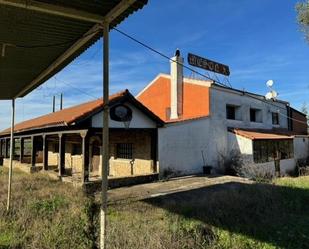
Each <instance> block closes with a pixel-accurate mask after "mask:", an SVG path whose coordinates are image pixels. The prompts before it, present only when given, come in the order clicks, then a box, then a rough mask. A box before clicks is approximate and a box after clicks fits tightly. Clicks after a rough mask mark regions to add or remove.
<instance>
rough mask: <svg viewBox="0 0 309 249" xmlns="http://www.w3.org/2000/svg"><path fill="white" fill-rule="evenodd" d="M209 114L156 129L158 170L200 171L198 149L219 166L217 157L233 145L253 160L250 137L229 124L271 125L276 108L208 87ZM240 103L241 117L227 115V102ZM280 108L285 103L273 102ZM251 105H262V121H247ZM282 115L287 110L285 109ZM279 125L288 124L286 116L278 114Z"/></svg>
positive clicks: (229, 150)
mask: <svg viewBox="0 0 309 249" xmlns="http://www.w3.org/2000/svg"><path fill="white" fill-rule="evenodd" d="M210 98H211V99H210V116H209V117H205V118H202V119H197V120H188V121H182V122H177V123H170V124H166V125H165V127H164V128H159V130H158V150H159V151H158V158H159V163H160V174H161V175H162V174H163V172H164V171H165V170H169V169H170V170H172V171H174V172H176V173H178V174H179V175H180V174H192V173H201V172H202V167H203V164H204V163H203V159H202V154H201V151H202V150H203V151H204V152H205V153H204V154H205V156H206V164H207V165H211V166H213V167H214V168H216V169H218V167H219V166H220V157H229V156H230V152H231V150H232V148H233V147H234V146H236V150H237V149H238V150H239V151H240V152H241V153H242V154H243V156H244V157H245V158H246V161H247V162H248V163H253V146H252V141H251V140H250V139H246V138H243V137H241V136H236V135H235V134H233V135H232V134H230V132H228V131H227V129H228V127H237V128H260V129H261V128H262V129H272V128H273V127H274V126H273V125H272V114H271V113H272V112H277V110H278V108H276V107H273V106H272V105H269V104H266V103H264V102H262V101H260V100H257V99H254V98H251V97H248V96H246V95H242V94H240V93H235V92H230V91H229V90H228V91H226V90H222V89H221V88H220V89H217V88H214V87H211V92H210ZM227 104H231V105H237V106H240V110H241V120H227V119H226V105H227ZM275 104H276V105H278V106H280V107H281V108H283V109H280V111H281V112H282V113H283V112H284V110H285V112H286V109H285V104H284V103H280V102H276V103H275ZM250 108H255V109H261V112H262V120H263V122H261V123H258V122H250ZM284 114H285V115H286V114H287V113H284ZM279 122H280V125H279V126H276V128H279V127H280V128H287V127H288V124H287V118H285V117H284V116H282V115H279Z"/></svg>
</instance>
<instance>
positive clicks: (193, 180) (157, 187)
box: [108, 176, 252, 203]
mask: <svg viewBox="0 0 309 249" xmlns="http://www.w3.org/2000/svg"><path fill="white" fill-rule="evenodd" d="M230 182H237V183H246V184H250V183H252V181H250V180H248V179H245V178H241V177H235V176H211V177H207V176H189V177H179V178H173V179H170V180H168V181H161V182H154V183H147V184H140V185H134V186H130V187H122V188H116V189H111V190H109V191H108V200H109V203H115V202H118V201H125V200H141V199H145V198H149V197H157V196H162V195H167V194H171V193H177V192H182V191H187V190H192V189H198V188H201V187H206V186H213V185H220V184H225V183H230Z"/></svg>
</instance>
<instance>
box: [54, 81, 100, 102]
mask: <svg viewBox="0 0 309 249" xmlns="http://www.w3.org/2000/svg"><path fill="white" fill-rule="evenodd" d="M55 79H56V80H57V81H59V82H61V83H63V84H65V85H67V86H70V87H72V88H73V89H75V90H77V91H79V92H80V93H83V94H85V95H88V96H89V97H91V98H94V99H99V98H98V97H97V96H94V95H92V94H90V93H87V92H86V91H83V90H81V89H79V88H77V87H75V86H73V85H72V84H70V83H68V82H66V81H63V80H59V79H58V78H57V77H56V76H55Z"/></svg>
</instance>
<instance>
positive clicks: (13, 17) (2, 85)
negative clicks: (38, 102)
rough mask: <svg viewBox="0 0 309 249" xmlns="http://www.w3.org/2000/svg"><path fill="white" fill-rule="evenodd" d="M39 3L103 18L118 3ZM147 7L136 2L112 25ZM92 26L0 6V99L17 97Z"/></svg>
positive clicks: (87, 43) (78, 0) (100, 0)
mask: <svg viewBox="0 0 309 249" xmlns="http://www.w3.org/2000/svg"><path fill="white" fill-rule="evenodd" d="M39 2H44V3H49V4H54V5H55V4H56V5H60V6H65V7H70V8H75V9H78V10H83V11H88V12H90V13H97V14H102V15H103V14H105V13H108V12H109V11H110V10H111V9H112V8H114V7H115V6H116V5H117V4H118V3H119V2H120V0H117V1H116V0H113V1H103V0H93V1H81V0H71V1H64V0H62V1H61V0H56V1H47V0H43V1H39ZM146 3H147V0H138V1H137V2H136V3H135V4H133V5H132V6H131V7H129V8H128V9H127V10H126V11H124V13H122V14H121V15H120V16H119V17H118V18H116V20H114V21H113V22H112V24H111V25H112V26H114V25H117V24H118V23H120V22H121V21H122V20H123V19H124V18H125V17H127V16H128V15H130V14H131V13H133V12H134V11H136V10H138V9H139V8H141V7H143V5H144V4H146ZM94 25H95V24H94V23H91V22H86V21H80V20H76V19H72V18H67V17H60V16H55V15H51V14H46V13H42V12H37V11H33V10H29V9H24V8H18V7H12V6H7V5H1V4H0V30H1V32H0V49H2V46H3V44H6V45H5V53H4V56H0V99H10V98H13V97H16V95H17V94H18V93H19V92H20V91H22V90H23V89H24V88H25V87H26V86H28V85H29V84H30V83H31V82H32V81H33V80H34V79H36V78H37V77H38V76H39V75H40V74H41V73H42V72H43V71H44V70H45V69H47V68H48V67H49V66H50V65H51V64H52V63H53V62H54V61H55V60H56V59H57V58H58V57H59V56H61V55H62V54H63V53H64V52H66V51H67V50H68V49H69V48H70V47H71V46H72V45H73V44H74V43H75V42H76V41H78V40H79V39H80V38H83V37H84V36H85V33H86V32H88V31H89V30H90V29H91V28H93V27H94ZM92 34H93V33H92ZM100 36H101V32H99V33H98V34H96V35H94V36H93V37H91V39H88V41H85V42H84V43H83V45H82V46H81V47H80V48H79V49H77V50H76V51H75V52H74V53H73V54H71V55H70V56H68V58H66V59H65V60H63V61H62V63H61V64H60V65H58V66H57V67H55V68H53V69H52V70H51V72H49V74H47V75H46V76H45V77H44V78H42V79H41V80H40V81H38V82H37V84H36V85H34V86H33V87H31V88H29V89H28V90H27V91H26V92H25V93H24V94H23V95H25V94H27V93H28V92H30V91H31V90H33V89H34V88H35V87H37V86H38V85H39V84H41V83H43V82H44V81H46V80H47V79H48V78H50V77H52V76H53V75H54V74H55V73H57V72H58V71H60V70H61V69H62V68H63V67H65V66H66V65H67V64H69V63H70V62H71V61H72V60H74V59H75V58H76V57H77V56H78V55H79V54H81V53H82V52H84V51H85V50H86V49H87V48H88V47H89V46H91V45H92V44H93V43H94V42H95V41H96V40H98V39H99V38H100ZM89 37H90V36H89Z"/></svg>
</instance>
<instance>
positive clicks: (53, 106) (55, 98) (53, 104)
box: [53, 95, 56, 112]
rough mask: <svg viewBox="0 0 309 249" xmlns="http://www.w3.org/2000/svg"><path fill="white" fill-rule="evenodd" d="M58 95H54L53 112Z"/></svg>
mask: <svg viewBox="0 0 309 249" xmlns="http://www.w3.org/2000/svg"><path fill="white" fill-rule="evenodd" d="M55 104H56V96H55V95H54V96H53V112H55Z"/></svg>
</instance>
